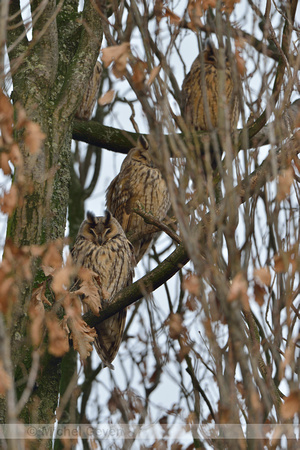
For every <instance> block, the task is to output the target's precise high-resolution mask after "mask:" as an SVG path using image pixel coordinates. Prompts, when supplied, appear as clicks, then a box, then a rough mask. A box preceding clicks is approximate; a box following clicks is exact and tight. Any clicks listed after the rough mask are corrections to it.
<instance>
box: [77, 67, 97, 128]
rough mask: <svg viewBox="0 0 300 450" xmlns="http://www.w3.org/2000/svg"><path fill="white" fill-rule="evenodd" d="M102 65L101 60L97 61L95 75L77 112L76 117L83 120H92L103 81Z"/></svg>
mask: <svg viewBox="0 0 300 450" xmlns="http://www.w3.org/2000/svg"><path fill="white" fill-rule="evenodd" d="M101 75H102V66H101V64H100V62H99V61H97V62H96V65H95V67H94V71H93V75H92V76H91V78H90V81H89V83H88V85H87V87H86V90H85V92H84V94H83V98H82V102H81V104H80V106H79V108H78V110H77V112H76V115H75V116H76V118H77V119H82V120H90V118H91V116H92V114H93V110H94V107H95V104H96V101H97V98H98V94H99V88H100V83H101Z"/></svg>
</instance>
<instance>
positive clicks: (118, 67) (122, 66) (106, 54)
mask: <svg viewBox="0 0 300 450" xmlns="http://www.w3.org/2000/svg"><path fill="white" fill-rule="evenodd" d="M129 56H130V43H129V42H124V43H123V44H121V45H113V46H111V47H106V48H104V49H103V50H102V57H101V59H102V61H103V63H104V67H108V66H109V65H110V64H111V63H112V62H113V61H114V65H113V74H114V75H115V77H117V78H122V77H123V76H124V75H125V73H126V64H127V60H128V58H129Z"/></svg>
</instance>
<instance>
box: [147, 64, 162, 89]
mask: <svg viewBox="0 0 300 450" xmlns="http://www.w3.org/2000/svg"><path fill="white" fill-rule="evenodd" d="M160 69H161V65H159V66H156V67H153V69H152V70H151V72H150V75H149V78H148V80H147V81H146V84H147V86H151V84H152V83H153V81H154V80H155V78H156V77H157V75H158V74H159V72H160Z"/></svg>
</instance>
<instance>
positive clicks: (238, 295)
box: [227, 273, 249, 310]
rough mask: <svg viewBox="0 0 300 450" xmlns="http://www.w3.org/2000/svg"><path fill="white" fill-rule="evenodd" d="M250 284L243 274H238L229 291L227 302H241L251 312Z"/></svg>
mask: <svg viewBox="0 0 300 450" xmlns="http://www.w3.org/2000/svg"><path fill="white" fill-rule="evenodd" d="M247 290H248V283H247V280H246V279H245V277H244V275H243V274H242V273H238V274H237V275H236V276H235V277H234V279H233V280H232V284H231V286H230V289H229V293H228V297H227V301H228V302H233V301H234V300H240V301H241V303H242V305H243V307H244V308H245V309H246V310H249V297H248V294H247Z"/></svg>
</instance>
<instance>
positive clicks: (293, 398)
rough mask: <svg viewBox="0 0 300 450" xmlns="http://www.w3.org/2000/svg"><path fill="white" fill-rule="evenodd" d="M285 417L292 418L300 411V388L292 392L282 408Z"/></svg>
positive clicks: (282, 414)
mask: <svg viewBox="0 0 300 450" xmlns="http://www.w3.org/2000/svg"><path fill="white" fill-rule="evenodd" d="M280 412H281V416H282V418H283V419H292V418H293V417H294V415H295V414H296V413H298V414H299V413H300V390H299V389H297V390H295V391H293V392H291V393H290V395H289V396H288V397H286V399H285V400H284V403H283V404H282V405H281V408H280Z"/></svg>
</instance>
